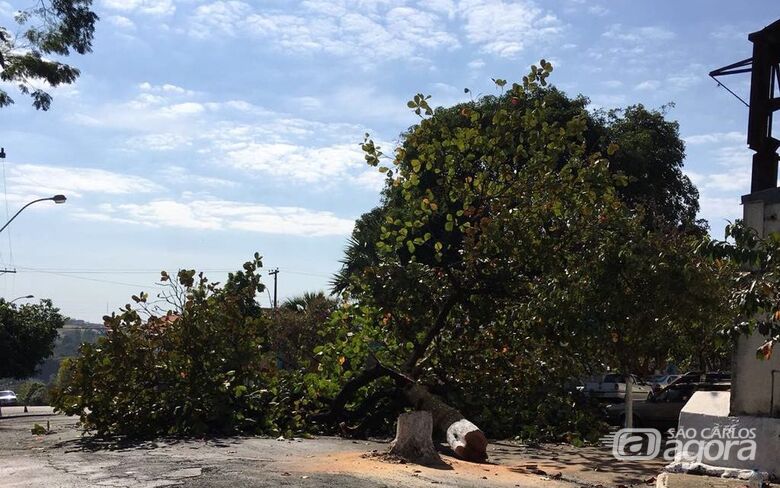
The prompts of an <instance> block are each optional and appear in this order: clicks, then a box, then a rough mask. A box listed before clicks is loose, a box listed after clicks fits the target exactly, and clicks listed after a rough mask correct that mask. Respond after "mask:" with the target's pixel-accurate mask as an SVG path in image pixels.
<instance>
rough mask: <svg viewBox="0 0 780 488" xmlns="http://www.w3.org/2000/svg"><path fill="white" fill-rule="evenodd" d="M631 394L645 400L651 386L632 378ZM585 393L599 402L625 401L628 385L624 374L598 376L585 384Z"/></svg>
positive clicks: (635, 397) (634, 377)
mask: <svg viewBox="0 0 780 488" xmlns="http://www.w3.org/2000/svg"><path fill="white" fill-rule="evenodd" d="M631 382H632V384H631V394H632V397H633V398H634V399H635V400H636V399H642V400H644V399H645V398H647V395H649V394H650V392H651V391H652V390H651V388H650V385H648V384H647V383H645V382H644V381H640V380H639V379H637V377H636V376H633V375H632V376H631ZM584 391H585V393H586V394H588V395H590V396H592V397H593V398H598V399H599V400H609V401H625V399H626V383H625V377H624V376H623V375H622V374H616V373H608V374H605V375H601V376H597V377H595V378H593V379H592V380H591V381H588V382H587V383H585V390H584Z"/></svg>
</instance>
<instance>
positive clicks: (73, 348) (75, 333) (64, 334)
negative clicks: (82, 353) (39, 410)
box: [35, 319, 105, 383]
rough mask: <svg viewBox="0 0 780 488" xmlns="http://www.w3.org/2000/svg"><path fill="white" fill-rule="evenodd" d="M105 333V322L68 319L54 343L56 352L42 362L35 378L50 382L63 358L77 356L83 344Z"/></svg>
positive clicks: (93, 340) (95, 339)
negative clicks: (96, 322)
mask: <svg viewBox="0 0 780 488" xmlns="http://www.w3.org/2000/svg"><path fill="white" fill-rule="evenodd" d="M103 335H105V327H104V326H103V324H94V323H90V322H86V321H84V320H76V319H70V320H68V322H66V323H65V327H63V328H62V329H60V333H59V337H57V341H56V342H55V343H54V354H52V357H50V358H49V359H47V360H45V361H44V362H43V364H41V366H40V368H39V371H38V374H36V375H35V379H39V380H41V381H43V382H45V383H49V382H50V381H51V380H53V379H54V376H55V375H56V374H57V371H58V370H59V368H60V362H62V359H63V358H67V357H72V356H76V355H77V354H78V352H79V347H80V346H81V344H83V343H85V342H89V343H92V342H95V341H97V340H98V338H99V337H101V336H103Z"/></svg>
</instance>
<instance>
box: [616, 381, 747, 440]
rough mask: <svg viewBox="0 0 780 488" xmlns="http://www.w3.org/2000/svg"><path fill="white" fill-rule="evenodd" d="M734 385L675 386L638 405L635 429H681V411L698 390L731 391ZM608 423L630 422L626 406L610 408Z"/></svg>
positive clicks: (639, 402) (701, 384)
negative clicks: (679, 423) (627, 420)
mask: <svg viewBox="0 0 780 488" xmlns="http://www.w3.org/2000/svg"><path fill="white" fill-rule="evenodd" d="M730 388H731V383H730V382H713V383H706V382H705V383H698V382H688V383H678V384H672V385H669V386H667V387H666V388H664V389H663V390H661V391H660V392H659V393H657V394H654V395H650V396H649V397H648V398H647V400H639V401H635V402H634V405H633V406H634V409H633V419H634V422H633V425H634V427H649V428H654V429H658V430H660V431H661V432H664V431H666V430H668V429H671V428H676V427H677V421H678V420H679V418H680V411H681V410H682V408H683V407H684V406H685V404H686V403H687V402H688V400H690V399H691V397H692V396H693V393H694V392H696V391H728V390H729V389H730ZM607 421H608V422H609V423H610V424H611V425H618V426H622V425H625V422H626V405H625V403H620V404H615V405H607Z"/></svg>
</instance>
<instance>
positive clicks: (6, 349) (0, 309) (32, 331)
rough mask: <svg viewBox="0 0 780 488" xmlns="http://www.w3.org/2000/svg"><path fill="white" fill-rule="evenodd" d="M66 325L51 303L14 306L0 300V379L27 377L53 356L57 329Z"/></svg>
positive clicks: (46, 301) (48, 301) (43, 301)
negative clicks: (42, 362)
mask: <svg viewBox="0 0 780 488" xmlns="http://www.w3.org/2000/svg"><path fill="white" fill-rule="evenodd" d="M64 324H65V317H63V316H62V315H60V313H59V309H58V308H55V307H54V306H53V305H52V303H51V300H41V301H40V303H38V304H25V305H22V306H20V307H17V306H16V305H15V304H12V303H8V302H6V301H4V300H0V378H3V377H13V378H26V377H29V376H32V375H33V374H34V373H35V370H36V368H37V367H38V365H39V364H40V363H41V361H43V360H44V359H45V358H47V357H49V356H51V354H52V350H53V348H54V341H55V339H56V338H57V329H59V328H61V327H62V326H63V325H64Z"/></svg>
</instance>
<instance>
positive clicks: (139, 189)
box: [8, 164, 161, 197]
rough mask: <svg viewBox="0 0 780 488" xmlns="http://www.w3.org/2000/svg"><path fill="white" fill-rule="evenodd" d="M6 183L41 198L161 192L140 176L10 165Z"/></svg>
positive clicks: (158, 187) (59, 167)
mask: <svg viewBox="0 0 780 488" xmlns="http://www.w3.org/2000/svg"><path fill="white" fill-rule="evenodd" d="M8 183H9V187H12V188H13V190H14V192H16V193H26V194H36V195H41V196H49V195H55V194H58V193H62V194H64V195H65V196H68V197H80V196H83V195H84V194H86V193H101V194H115V195H116V194H137V193H150V192H154V191H159V190H160V189H161V187H160V186H159V185H157V184H156V183H154V182H152V181H150V180H148V179H146V178H142V177H139V176H132V175H126V174H121V173H114V172H111V171H106V170H103V169H95V168H79V167H73V166H44V165H36V164H20V165H15V166H12V167H11V170H10V175H9V177H8Z"/></svg>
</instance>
